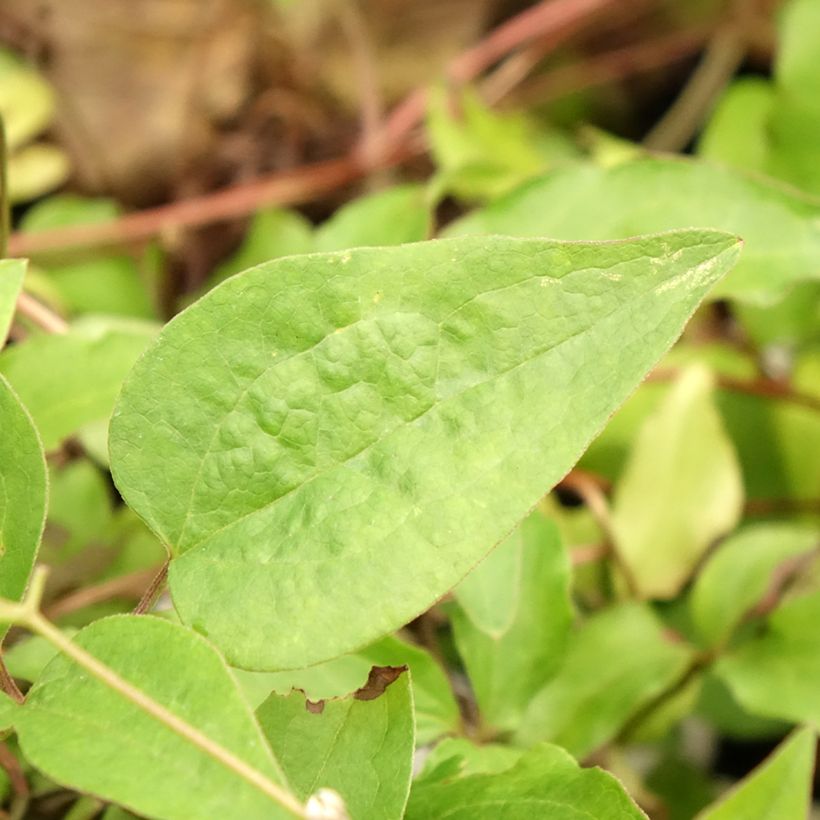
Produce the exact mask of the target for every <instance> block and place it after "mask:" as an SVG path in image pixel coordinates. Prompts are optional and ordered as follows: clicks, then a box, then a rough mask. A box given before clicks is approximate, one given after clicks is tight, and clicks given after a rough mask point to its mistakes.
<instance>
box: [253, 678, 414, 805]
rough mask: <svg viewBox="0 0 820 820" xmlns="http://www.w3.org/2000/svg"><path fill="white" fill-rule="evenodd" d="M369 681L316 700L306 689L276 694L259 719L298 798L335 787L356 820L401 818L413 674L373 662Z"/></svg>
mask: <svg viewBox="0 0 820 820" xmlns="http://www.w3.org/2000/svg"><path fill="white" fill-rule="evenodd" d="M396 676H398V679H396ZM369 683H370V684H372V685H370V686H367V687H366V688H365V689H363V690H361V689H360V690H359V691H357V692H355V693H354V694H352V695H349V696H348V697H345V698H338V699H333V700H326V701H320V702H319V704H312V703H311V702H310V701H307V700H306V699H305V696H304V694H303V693H301V692H293V693H291V694H290V695H288V696H286V697H283V696H282V695H277V694H273V695H271V696H270V697H269V698H268V699H267V700H266V701H265V702H264V703H263V704H262V705H261V706H260V707H259V708H258V709H257V710H256V716H257V719H258V720H259V723H260V725H261V726H262V731H263V732H264V733H265V736H266V737H267V739H268V743H269V744H270V746H271V748H272V749H273V752H274V755H275V756H276V757H277V759H278V760H279V763H280V764H281V766H282V769H283V770H284V772H285V775H286V777H287V778H288V780H289V782H290V784H291V787H292V788H293V790H294V792H295V793H296V795H297V797H299V799H300V800H302V801H303V802H304V801H306V800H307V799H308V798H309V797H310V795H312V794H315V793H316V792H317V791H318V790H319V788H322V787H324V788H331V789H334V790H335V791H337V792H338V793H339V794H340V795H341V796H342V798H343V799H344V802H345V806H346V807H347V811H348V814H349V815H350V818H351V820H401V817H402V816H403V814H404V807H405V804H406V803H407V795H408V793H409V791H410V777H411V774H412V769H413V734H414V730H413V697H412V694H411V688H410V680H409V675H407V674H402V673H401V667H374V668H373V672H372V674H371V676H370V678H369ZM385 685H386V689H385V688H384V687H385ZM380 691H381V694H379V692H380ZM308 707H310V708H308Z"/></svg>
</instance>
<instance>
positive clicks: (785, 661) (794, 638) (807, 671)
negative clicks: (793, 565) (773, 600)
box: [715, 592, 820, 724]
mask: <svg viewBox="0 0 820 820" xmlns="http://www.w3.org/2000/svg"><path fill="white" fill-rule="evenodd" d="M819 622H820V592H814V593H811V594H809V595H803V596H801V597H798V598H794V599H792V600H789V601H786V602H785V603H783V604H781V605H780V606H779V607H778V608H777V609H776V610H775V611H774V613H773V614H772V616H771V617H770V618H769V621H768V623H767V625H766V628H765V630H763V631H762V632H761V634H760V635H759V636H758V637H756V638H754V639H752V640H749V641H746V642H745V643H743V644H741V645H740V646H738V648H737V649H735V650H734V651H733V652H731V653H729V654H727V655H725V656H724V657H723V658H721V659H720V660H719V661H718V663H717V666H716V667H715V671H716V672H717V674H718V675H719V676H720V677H721V678H722V679H723V680H724V681H725V682H726V684H727V685H728V686H729V688H730V689H731V690H732V694H733V695H734V696H735V697H736V698H737V700H738V702H739V703H740V704H741V706H743V707H744V708H746V709H747V710H748V711H750V712H752V713H755V714H759V715H763V716H764V717H775V718H782V719H783V720H789V721H792V722H794V723H801V722H804V721H805V722H811V723H814V724H820V687H818V686H817V681H818V680H820V634H818V631H817V624H818V623H819Z"/></svg>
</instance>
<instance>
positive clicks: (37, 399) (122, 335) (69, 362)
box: [0, 319, 155, 450]
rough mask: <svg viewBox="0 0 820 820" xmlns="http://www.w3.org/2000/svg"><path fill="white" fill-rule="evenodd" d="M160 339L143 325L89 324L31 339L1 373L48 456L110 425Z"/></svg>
mask: <svg viewBox="0 0 820 820" xmlns="http://www.w3.org/2000/svg"><path fill="white" fill-rule="evenodd" d="M154 334H155V329H154V327H153V325H149V324H143V323H138V322H129V323H126V322H119V323H117V322H109V321H105V320H91V319H88V320H84V321H82V322H78V323H77V324H76V325H74V326H73V327H72V328H71V330H69V332H68V333H65V334H41V335H38V336H32V337H31V338H30V339H27V340H26V341H25V342H22V343H21V344H16V345H14V346H13V347H10V348H8V349H7V350H5V351H4V352H3V353H2V355H0V373H2V374H3V375H4V376H6V378H7V379H8V380H9V382H11V384H12V385H13V387H14V389H15V390H16V391H17V393H18V394H19V395H20V398H21V399H22V401H23V403H24V404H25V405H26V407H27V408H28V409H29V412H30V413H31V415H32V418H33V419H34V422H35V424H36V425H37V429H38V430H39V431H40V435H41V436H42V437H43V445H44V446H45V448H46V450H53V449H55V448H56V447H58V446H59V444H60V442H61V441H62V440H63V439H65V438H67V437H68V436H70V435H72V434H74V433H76V432H77V431H78V430H80V429H81V428H82V427H83V426H85V425H87V424H90V423H91V422H94V421H98V420H100V419H107V418H108V417H109V415H110V414H111V408H112V407H113V406H114V401H115V399H116V397H117V393H118V392H119V389H120V386H121V384H122V381H123V379H124V378H125V376H126V374H127V373H128V371H129V370H130V368H131V366H132V365H133V364H134V361H135V360H136V359H137V357H138V356H139V355H140V353H141V352H142V351H143V350H144V349H145V346H146V345H147V344H148V342H149V341H150V340H151V338H152V337H153V336H154Z"/></svg>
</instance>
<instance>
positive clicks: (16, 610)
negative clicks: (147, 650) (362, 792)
mask: <svg viewBox="0 0 820 820" xmlns="http://www.w3.org/2000/svg"><path fill="white" fill-rule="evenodd" d="M45 577H46V572H45V571H44V568H43V567H38V568H37V569H36V570H35V572H34V575H33V577H32V581H31V586H30V587H29V592H28V594H27V596H26V598H25V599H24V600H23V601H22V602H21V603H16V602H14V601H8V600H4V599H2V598H0V619H3V620H12V621H14V622H15V623H17V624H19V625H20V626H25V627H27V628H28V629H30V630H31V631H32V632H35V633H36V634H37V635H39V636H40V637H42V638H45V639H46V640H47V641H48V642H49V643H50V644H52V645H53V646H54V647H55V648H56V649H58V650H59V651H60V652H62V653H63V654H64V655H66V656H67V657H69V658H70V659H71V660H73V661H74V663H76V664H77V665H78V666H80V667H82V668H83V669H84V670H85V671H86V672H88V673H89V674H90V675H92V676H93V677H95V678H96V679H97V680H98V681H100V683H102V684H104V685H105V686H107V687H108V688H109V689H113V690H114V691H115V692H117V693H118V694H120V695H122V696H123V697H124V698H125V699H126V700H129V701H130V702H131V703H133V704H134V705H135V706H137V707H138V708H139V709H141V710H142V711H144V712H146V713H147V714H149V715H151V716H152V717H153V718H155V719H156V720H158V721H159V722H160V723H162V724H163V725H165V726H166V727H167V728H169V729H170V730H171V731H173V732H175V733H176V734H178V735H179V736H180V737H182V738H185V740H187V741H189V742H190V743H191V744H192V745H194V746H196V747H197V748H198V749H200V750H201V751H203V752H204V753H205V754H207V755H208V756H210V757H212V758H213V759H214V760H217V761H219V762H220V763H221V764H222V765H223V766H225V767H226V768H228V769H230V770H231V771H233V772H234V773H235V774H236V775H238V776H239V777H241V778H242V779H243V780H245V781H246V782H247V783H249V784H250V785H251V786H253V787H255V788H257V789H259V791H261V792H262V793H263V794H265V795H266V796H268V797H270V798H271V799H272V800H273V801H275V802H276V803H278V804H279V805H280V806H282V808H284V809H285V810H286V811H288V812H290V814H292V815H293V816H294V817H299V818H306V817H307V814H306V813H305V809H304V807H303V806H302V804H301V803H300V802H299V801H298V800H297V799H296V798H295V797H294V796H293V795H292V794H290V793H289V792H288V791H286V790H285V789H283V788H282V787H281V786H278V785H277V784H276V783H274V782H273V781H271V780H270V779H269V778H268V777H266V776H265V775H264V774H262V772H260V771H258V770H257V769H255V768H253V767H252V766H250V765H249V764H247V763H246V762H245V761H244V760H242V759H241V758H239V757H237V756H236V755H235V754H234V753H233V752H231V751H229V750H228V749H226V748H224V747H223V746H221V745H219V744H218V743H216V742H214V741H213V740H211V738H209V737H208V736H207V735H205V734H203V733H202V732H200V731H199V730H198V729H196V728H195V727H193V726H191V725H190V724H188V723H186V722H185V721H184V720H182V719H181V718H180V717H178V716H177V715H175V714H174V713H173V712H171V711H169V710H168V709H166V708H165V707H164V706H163V705H162V704H160V703H157V701H155V700H154V699H153V698H151V697H149V696H148V695H146V694H145V692H143V691H142V690H140V689H138V688H137V687H136V686H134V685H133V684H131V683H129V682H128V681H127V680H125V679H124V678H122V677H120V675H119V674H117V672H115V671H114V670H113V669H111V668H110V667H108V666H106V665H105V664H104V663H102V662H101V661H99V660H98V659H97V658H95V657H94V656H93V655H92V654H90V653H89V652H86V651H85V649H83V648H82V647H81V646H79V645H78V644H76V643H74V642H73V641H72V640H70V639H69V638H67V637H66V636H65V635H64V634H63V633H62V632H61V631H60V630H59V629H58V628H57V627H56V626H54V624H52V623H51V622H50V621H48V620H47V619H46V618H45V617H44V616H43V615H42V613H41V612H40V601H41V599H42V593H43V588H44V585H45Z"/></svg>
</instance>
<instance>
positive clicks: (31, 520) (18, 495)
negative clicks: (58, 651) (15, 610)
mask: <svg viewBox="0 0 820 820" xmlns="http://www.w3.org/2000/svg"><path fill="white" fill-rule="evenodd" d="M0 431H2V435H0V598H6V599H8V600H12V601H19V600H20V599H21V598H22V596H23V592H25V589H26V585H27V584H28V579H29V575H30V574H31V570H32V567H33V566H34V561H35V559H36V557H37V548H38V547H39V545H40V537H41V535H42V534H43V525H44V523H45V515H46V506H47V504H46V487H47V477H46V461H45V456H44V455H43V447H42V445H41V444H40V439H39V437H38V435H37V431H36V430H35V428H34V425H33V424H32V421H31V418H30V417H29V415H28V413H27V412H26V410H25V408H24V407H23V405H22V404H21V403H20V400H19V399H18V398H17V396H16V395H15V394H14V391H13V390H12V389H11V387H9V384H8V382H7V381H6V380H5V379H4V378H3V377H2V376H0ZM7 627H8V624H2V623H0V640H2V638H3V636H4V635H5V634H6V629H7Z"/></svg>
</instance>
